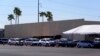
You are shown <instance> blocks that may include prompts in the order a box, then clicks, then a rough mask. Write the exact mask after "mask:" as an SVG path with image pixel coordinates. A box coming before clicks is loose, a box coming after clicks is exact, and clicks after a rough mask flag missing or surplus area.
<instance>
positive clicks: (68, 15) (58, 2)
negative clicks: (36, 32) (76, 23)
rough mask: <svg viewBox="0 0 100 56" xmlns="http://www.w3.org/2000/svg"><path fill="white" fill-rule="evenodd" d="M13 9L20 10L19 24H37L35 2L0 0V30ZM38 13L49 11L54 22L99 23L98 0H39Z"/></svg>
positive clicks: (27, 0)
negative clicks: (89, 21) (17, 8)
mask: <svg viewBox="0 0 100 56" xmlns="http://www.w3.org/2000/svg"><path fill="white" fill-rule="evenodd" d="M14 7H19V8H20V9H21V10H22V16H20V23H33V22H37V0H0V28H4V25H9V24H10V23H9V21H8V20H7V17H8V14H13V9H14ZM40 11H51V12H52V13H53V18H54V21H58V20H70V19H80V18H85V20H95V21H100V0H40ZM40 21H42V20H41V18H40ZM45 21H46V19H45ZM13 23H14V21H13Z"/></svg>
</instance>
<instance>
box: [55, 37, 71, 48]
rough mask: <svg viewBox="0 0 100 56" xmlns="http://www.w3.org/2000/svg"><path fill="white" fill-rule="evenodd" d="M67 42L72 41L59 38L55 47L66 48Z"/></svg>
mask: <svg viewBox="0 0 100 56" xmlns="http://www.w3.org/2000/svg"><path fill="white" fill-rule="evenodd" d="M69 41H72V40H70V39H67V38H61V39H60V40H59V41H57V42H58V43H57V45H58V46H62V47H67V46H68V45H67V44H68V42H69Z"/></svg>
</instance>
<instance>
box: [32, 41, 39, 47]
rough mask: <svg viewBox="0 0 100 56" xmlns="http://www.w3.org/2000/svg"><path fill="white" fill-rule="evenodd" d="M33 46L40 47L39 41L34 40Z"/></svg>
mask: <svg viewBox="0 0 100 56" xmlns="http://www.w3.org/2000/svg"><path fill="white" fill-rule="evenodd" d="M31 46H39V39H34V40H33V41H32V44H31Z"/></svg>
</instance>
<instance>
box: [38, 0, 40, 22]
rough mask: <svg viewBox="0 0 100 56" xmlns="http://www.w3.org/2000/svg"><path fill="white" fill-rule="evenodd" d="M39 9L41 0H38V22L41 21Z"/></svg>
mask: <svg viewBox="0 0 100 56" xmlns="http://www.w3.org/2000/svg"><path fill="white" fill-rule="evenodd" d="M39 10H40V3H39V0H38V23H39V14H40V12H39Z"/></svg>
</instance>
